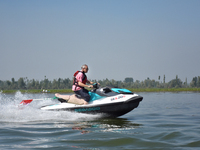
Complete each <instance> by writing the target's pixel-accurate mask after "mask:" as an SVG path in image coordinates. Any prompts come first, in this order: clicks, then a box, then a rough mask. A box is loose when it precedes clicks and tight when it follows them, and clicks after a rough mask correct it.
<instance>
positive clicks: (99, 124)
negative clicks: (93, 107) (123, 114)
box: [72, 118, 142, 134]
mask: <svg viewBox="0 0 200 150" xmlns="http://www.w3.org/2000/svg"><path fill="white" fill-rule="evenodd" d="M74 124H75V125H74V126H73V127H72V129H73V130H80V131H81V133H84V134H85V133H90V132H118V133H122V132H123V133H127V134H133V133H132V132H130V130H133V129H136V128H139V127H141V126H142V125H141V124H136V123H132V122H131V121H129V120H127V119H125V118H115V119H97V120H93V121H82V122H74Z"/></svg>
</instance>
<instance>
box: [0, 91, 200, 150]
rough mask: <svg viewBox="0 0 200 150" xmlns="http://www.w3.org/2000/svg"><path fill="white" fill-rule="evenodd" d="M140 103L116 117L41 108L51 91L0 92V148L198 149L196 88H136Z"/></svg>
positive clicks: (199, 115)
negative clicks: (149, 90) (153, 90)
mask: <svg viewBox="0 0 200 150" xmlns="http://www.w3.org/2000/svg"><path fill="white" fill-rule="evenodd" d="M139 95H141V96H143V97H144V99H143V101H142V102H141V103H140V105H139V107H138V108H136V109H134V110H133V111H131V112H130V113H128V114H126V115H124V116H121V117H119V118H116V119H102V118H100V116H98V115H86V114H79V113H71V112H52V111H42V110H39V109H38V108H39V107H40V106H43V105H48V104H55V103H57V101H56V100H45V101H35V102H32V103H31V104H30V105H28V106H27V107H26V108H25V109H19V108H18V107H17V106H18V104H19V103H20V102H21V101H22V100H24V99H31V98H47V97H53V94H21V93H20V92H17V93H16V94H3V93H0V149H74V150H76V149H84V150H86V149H87V150H104V149H105V150H111V149H123V150H129V149H130V150H132V149H153V150H157V149H159V150H165V149H166V150H168V149H170V150H193V149H200V93H192V92H180V93H170V92H167V93H139Z"/></svg>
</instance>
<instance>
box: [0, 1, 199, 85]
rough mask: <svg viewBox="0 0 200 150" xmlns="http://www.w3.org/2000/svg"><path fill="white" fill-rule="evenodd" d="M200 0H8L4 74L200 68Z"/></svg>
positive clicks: (113, 74)
mask: <svg viewBox="0 0 200 150" xmlns="http://www.w3.org/2000/svg"><path fill="white" fill-rule="evenodd" d="M199 8H200V1H199V0H42V1H41V0H18V1H13V0H0V54H1V55H0V80H3V81H5V80H11V78H15V80H18V79H19V78H20V77H27V78H28V79H36V80H43V79H44V77H45V76H46V78H48V79H49V80H53V79H58V78H63V79H65V78H70V79H72V77H73V74H74V73H75V72H76V71H77V70H80V69H81V66H82V65H83V64H87V65H88V67H89V72H88V73H87V76H88V78H89V79H90V80H95V79H96V80H103V79H106V78H107V79H109V80H111V79H114V80H117V81H120V80H121V81H123V80H124V79H125V78H126V77H132V78H133V79H134V81H136V80H139V81H144V80H145V79H147V78H150V79H151V80H152V79H154V80H156V81H158V76H160V77H161V80H160V81H162V80H163V76H164V75H165V77H166V82H169V81H170V80H172V79H175V78H176V75H178V78H180V79H181V80H182V81H183V82H185V79H186V78H187V81H188V82H191V81H192V78H193V77H195V76H200V69H199V67H198V66H199V64H200V9H199Z"/></svg>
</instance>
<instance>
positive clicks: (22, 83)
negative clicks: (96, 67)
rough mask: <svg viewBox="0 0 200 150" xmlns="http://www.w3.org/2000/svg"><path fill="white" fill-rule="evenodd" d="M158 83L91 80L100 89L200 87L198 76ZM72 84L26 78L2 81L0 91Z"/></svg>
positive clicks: (68, 86)
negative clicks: (107, 87)
mask: <svg viewBox="0 0 200 150" xmlns="http://www.w3.org/2000/svg"><path fill="white" fill-rule="evenodd" d="M158 80H159V81H156V80H154V79H152V80H151V79H150V78H147V79H145V80H144V81H141V82H140V81H139V80H136V81H134V80H133V78H132V77H127V78H125V79H124V81H116V80H114V79H111V80H109V79H107V78H106V79H103V80H92V81H93V82H98V83H100V84H101V87H104V86H111V87H120V88H190V87H191V88H194V87H197V88H199V87H200V76H198V77H194V78H193V79H192V81H191V82H190V83H187V78H186V80H185V82H183V81H181V79H179V78H178V76H176V78H175V79H172V80H171V81H169V82H168V83H166V82H165V75H164V78H163V82H162V81H160V76H159V77H158ZM72 84H73V79H69V78H66V79H61V78H58V79H54V80H53V81H51V80H49V79H47V78H46V76H45V79H44V80H41V81H39V80H35V79H32V80H29V79H28V78H27V77H25V78H22V77H21V78H19V79H18V80H15V79H14V78H12V79H11V80H6V81H2V80H0V90H22V89H27V90H28V89H41V90H42V89H71V87H72Z"/></svg>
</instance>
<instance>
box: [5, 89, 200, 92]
mask: <svg viewBox="0 0 200 150" xmlns="http://www.w3.org/2000/svg"><path fill="white" fill-rule="evenodd" d="M129 90H130V91H132V92H135V93H137V92H200V88H170V89H168V88H162V89H161V88H144V89H129ZM17 91H20V92H21V93H42V91H41V90H2V93H16V92H17ZM47 93H72V90H71V89H50V90H48V92H47Z"/></svg>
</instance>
